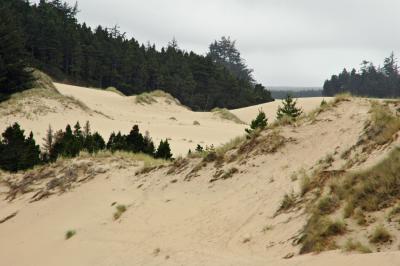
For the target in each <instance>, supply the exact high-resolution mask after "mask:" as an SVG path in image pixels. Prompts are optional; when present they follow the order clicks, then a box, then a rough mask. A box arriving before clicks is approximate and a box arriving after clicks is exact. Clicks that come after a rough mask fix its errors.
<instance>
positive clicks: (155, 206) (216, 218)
mask: <svg viewBox="0 0 400 266" xmlns="http://www.w3.org/2000/svg"><path fill="white" fill-rule="evenodd" d="M57 88H58V89H59V90H60V92H61V93H63V94H70V95H73V96H74V97H75V98H78V99H80V100H82V101H84V102H85V104H86V105H87V106H89V107H90V108H91V109H92V110H97V111H98V112H101V113H103V114H105V115H106V116H109V117H111V118H112V119H111V118H107V117H105V116H103V115H99V114H92V116H90V115H87V113H85V112H83V111H81V110H76V109H71V110H66V111H65V112H63V113H53V114H48V115H46V116H43V117H38V119H37V120H29V119H27V120H23V125H24V126H26V127H28V128H32V129H34V130H37V131H39V130H40V129H39V128H40V127H39V125H40V126H42V125H46V124H48V123H49V122H51V123H52V124H54V125H56V123H59V124H57V125H59V126H61V125H63V124H65V123H66V122H68V121H71V122H72V121H74V120H77V119H78V120H82V121H83V120H85V119H90V121H91V123H92V127H93V128H96V129H97V130H99V131H100V132H101V133H102V134H108V133H109V132H111V131H112V130H114V129H115V128H118V127H119V128H118V129H121V130H129V127H130V126H131V124H132V123H135V122H137V123H139V125H140V127H141V128H143V129H144V130H149V131H151V133H152V136H154V138H155V139H157V138H161V137H165V136H166V135H168V136H169V137H170V138H171V139H172V140H171V143H173V148H174V149H175V151H176V152H179V151H181V152H184V151H185V150H186V149H188V148H189V147H192V145H194V144H195V143H197V142H200V141H203V142H204V143H215V144H217V143H218V142H225V141H227V140H229V139H230V138H232V137H234V136H237V135H240V134H242V132H243V129H244V127H245V126H243V125H239V124H235V123H233V122H231V121H221V120H219V119H216V118H214V117H213V116H212V114H210V113H194V112H191V111H189V110H187V109H186V108H184V107H181V106H178V105H174V104H167V103H165V102H164V100H163V99H160V103H161V104H160V105H157V107H155V106H154V105H152V106H141V105H137V104H135V102H134V97H121V96H119V95H117V94H114V93H111V92H104V91H98V90H94V89H84V88H79V87H73V86H69V85H62V84H57ZM320 101H321V99H320V98H310V99H304V100H299V104H301V105H302V106H303V108H304V109H305V110H309V109H313V108H315V107H316V106H318V105H319V103H320ZM277 104H278V102H275V103H269V104H265V105H262V107H263V110H264V111H266V112H267V114H268V116H269V117H273V114H274V112H275V111H274V110H276V107H277ZM259 108H260V106H254V107H249V108H242V109H238V110H234V111H233V113H235V114H236V115H237V116H239V117H240V118H241V119H242V120H244V121H249V120H251V119H252V117H254V116H255V115H256V114H257V110H258V109H259ZM368 110H369V104H368V102H367V101H365V100H362V99H355V100H352V101H351V102H344V103H342V104H340V105H339V106H338V107H337V108H336V109H335V110H334V111H328V112H326V113H323V114H322V115H321V116H319V117H318V120H316V121H314V122H312V121H310V122H307V123H304V124H303V125H301V126H299V127H296V128H294V127H284V128H282V129H281V133H280V134H282V135H283V136H284V137H285V138H287V139H288V140H290V141H288V142H287V143H286V144H285V145H284V146H283V147H281V148H279V150H278V151H277V152H276V153H259V154H252V155H251V156H249V157H248V158H247V159H246V160H245V161H244V162H243V161H242V162H241V163H239V162H233V163H231V164H226V165H224V167H223V169H224V170H228V169H230V168H232V167H235V168H237V169H238V173H237V174H235V175H234V176H233V177H232V178H230V179H227V180H219V181H217V182H214V183H210V182H209V181H210V179H211V178H212V177H213V175H214V173H215V171H216V169H215V167H214V165H213V164H209V165H208V166H206V167H204V168H203V169H202V170H200V171H199V172H198V175H197V176H194V177H193V178H192V179H191V180H190V181H187V180H185V177H186V175H187V173H188V172H189V171H190V169H191V168H192V167H194V166H195V165H196V164H198V163H199V160H200V159H192V160H190V162H189V165H188V166H187V167H184V168H183V169H182V170H181V172H176V173H168V168H163V169H160V170H157V171H153V172H150V173H148V174H145V175H135V171H136V170H138V169H139V166H135V165H131V166H129V165H128V166H127V165H124V164H121V165H119V164H118V163H119V162H118V160H117V161H112V160H111V159H109V158H108V159H107V158H106V159H104V161H101V164H102V165H103V166H105V167H108V171H106V172H105V173H100V174H97V175H96V176H95V177H94V179H93V180H90V181H87V182H82V183H81V184H77V185H76V187H74V188H73V189H71V190H67V191H66V192H65V193H61V194H56V195H52V196H50V197H49V198H45V199H42V200H40V201H37V202H33V203H31V202H30V199H31V196H32V194H34V191H33V192H28V193H27V194H24V195H20V196H18V197H17V199H15V200H14V201H12V202H8V201H5V200H3V199H4V197H5V193H6V191H7V189H6V188H5V187H4V185H0V197H1V200H0V220H1V219H2V218H4V217H6V216H8V215H10V214H12V213H14V212H16V211H17V212H18V213H17V215H16V216H15V217H13V218H11V219H10V220H8V221H6V222H4V223H2V224H0V254H1V256H0V259H1V264H2V265H12V266H13V265H17V266H25V265H26V266H28V265H29V266H32V265H33V266H36V265H38V266H39V265H40V266H47V265H49V266H50V265H60V266H64V265H65V266H67V265H74V266H80V265H82V266H83V265H96V266H109V265H117V266H124V265H249V266H250V265H256V266H257V265H274V266H275V265H277V266H281V265H282V266H319V265H327V266H331V265H332V266H333V265H344V266H356V265H362V266H373V265H382V266H383V265H385V266H386V265H388V266H391V265H393V266H394V265H400V252H398V251H395V250H393V249H388V250H384V252H380V253H373V254H363V255H361V254H349V253H344V252H341V251H331V252H324V253H322V254H318V255H315V254H310V255H304V256H298V255H297V254H298V252H299V245H294V244H293V241H294V240H295V239H296V238H298V236H299V233H300V232H301V229H302V228H303V226H304V224H305V222H306V220H307V219H306V218H307V217H306V215H304V214H303V212H302V211H301V210H299V211H295V212H291V213H287V214H281V215H277V216H276V215H275V214H276V210H277V209H278V207H279V204H280V201H281V199H282V198H283V196H284V194H285V193H288V192H291V191H294V192H297V191H298V190H299V182H300V181H299V180H293V179H292V176H293V174H296V173H298V172H299V171H301V170H305V171H312V169H313V167H315V165H316V163H317V162H318V161H319V160H320V159H322V158H325V156H326V155H327V154H334V158H335V165H334V166H333V167H337V168H340V165H341V164H342V163H344V161H343V160H341V159H340V154H341V153H343V151H345V150H346V149H348V148H349V147H351V146H352V145H354V144H355V143H356V142H357V141H358V138H359V136H360V134H361V132H362V131H363V128H364V123H365V121H366V120H367V119H368V115H369V114H368ZM171 116H174V117H175V118H176V120H177V121H172V120H170V119H169V117H171ZM51 119H54V120H51ZM193 120H198V121H199V122H200V123H201V125H200V126H194V125H193V124H192V122H193ZM271 120H272V118H271ZM21 121H22V120H21ZM183 138H185V139H192V141H193V142H192V143H189V142H188V141H183V140H182V139H183ZM255 149H257V147H256V148H255ZM384 152H385V151H383V150H382V151H379V154H380V155H383V154H384ZM75 160H78V161H79V160H81V161H85V160H87V159H79V158H78V159H75ZM71 163H72V162H71ZM367 163H368V162H367ZM44 185H45V183H43V184H40V183H38V184H36V186H35V187H40V186H44ZM115 203H116V204H124V205H126V206H127V211H126V212H125V213H123V214H122V216H121V218H120V219H118V220H114V218H113V214H114V212H115V205H113V204H115ZM267 226H268V228H270V229H265V228H266V227H267ZM264 229H265V230H264ZM68 230H76V235H75V236H73V237H72V238H71V239H68V240H66V239H65V233H66V232H67V231H68ZM364 234H366V232H364ZM398 240H399V238H398V237H396V240H395V241H398ZM396 243H397V242H396ZM396 243H395V244H396ZM393 246H395V245H393ZM291 254H295V255H296V256H294V257H293V258H290V259H283V257H285V256H288V255H291ZM289 257H290V256H289Z"/></svg>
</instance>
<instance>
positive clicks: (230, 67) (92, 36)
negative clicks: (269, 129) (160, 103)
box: [0, 0, 273, 110]
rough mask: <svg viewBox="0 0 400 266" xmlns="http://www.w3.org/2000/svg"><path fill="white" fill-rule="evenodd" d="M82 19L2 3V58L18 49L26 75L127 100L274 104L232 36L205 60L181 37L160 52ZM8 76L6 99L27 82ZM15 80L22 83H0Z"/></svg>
mask: <svg viewBox="0 0 400 266" xmlns="http://www.w3.org/2000/svg"><path fill="white" fill-rule="evenodd" d="M77 13H78V6H77V5H74V6H71V5H68V4H67V3H64V2H62V1H61V0H51V1H50V0H49V1H46V0H40V2H39V3H38V4H32V3H30V2H29V1H28V0H2V1H1V2H0V15H1V18H2V20H1V22H0V38H1V39H0V55H2V56H3V55H5V56H6V54H7V53H8V52H7V51H11V50H12V51H13V52H14V54H15V53H16V52H17V51H18V54H21V56H18V61H19V62H20V66H18V68H19V69H20V72H21V69H22V68H21V67H22V65H23V64H22V65H21V62H22V59H24V60H25V61H27V63H28V64H29V65H30V66H33V67H35V68H38V69H40V70H42V71H44V72H46V73H47V74H49V75H50V76H52V77H53V78H54V79H55V80H57V81H62V82H68V83H74V84H77V85H84V86H93V87H100V88H107V87H109V86H113V87H116V88H118V89H119V90H120V91H121V92H123V93H124V94H126V95H132V94H139V93H142V92H146V91H151V90H155V89H162V90H165V91H166V92H168V93H170V94H171V95H173V96H174V97H176V98H177V99H179V101H180V102H181V103H183V104H184V105H187V106H189V107H191V108H192V109H193V110H211V109H213V108H214V107H221V108H239V107H244V106H248V105H254V104H259V103H263V102H268V101H272V100H273V99H272V98H271V95H270V93H269V91H267V90H266V89H265V88H264V87H263V86H262V85H261V84H256V83H255V81H254V78H253V77H252V73H251V72H252V70H250V69H248V67H247V66H246V64H245V63H244V60H243V59H242V58H241V57H240V53H239V52H238V50H237V49H236V47H235V42H234V41H231V40H230V39H229V38H225V37H223V38H222V39H221V40H220V41H215V42H214V43H212V44H211V45H210V52H209V53H208V54H207V55H206V56H203V55H198V54H196V53H194V52H187V51H184V50H182V49H180V48H179V46H178V44H177V42H176V40H175V39H173V40H172V41H171V42H170V43H169V44H168V46H167V47H163V48H161V49H160V50H158V49H156V46H155V45H154V44H150V43H148V44H147V45H144V44H140V43H139V42H138V41H137V40H135V39H134V38H128V37H127V36H126V34H125V33H122V32H121V31H120V30H119V28H118V26H115V27H112V28H107V27H102V26H98V27H96V28H93V29H92V28H91V27H89V26H88V25H86V23H78V21H77V18H76V15H77ZM6 35H7V36H6ZM11 35H12V36H11ZM6 38H9V39H12V40H11V41H10V44H9V46H10V47H3V46H4V45H2V44H1V43H2V42H3V39H4V40H5V39H6ZM12 46H15V47H12ZM17 46H18V47H17ZM22 54H24V56H25V57H23V56H22ZM2 56H0V60H2ZM20 59H21V60H20ZM5 72H8V71H7V68H6V67H5V65H3V64H1V62H0V86H1V87H0V93H1V92H3V94H4V93H5V92H7V91H6V90H11V89H13V88H15V89H18V90H20V89H22V88H23V87H24V86H22V85H21V84H19V83H21V82H20V81H26V80H25V79H24V77H23V76H22V75H20V77H19V76H18V75H17V74H18V73H15V75H11V76H10V75H8V76H7V75H6V74H4V73H5ZM19 74H21V73H19ZM18 77H19V78H18ZM13 79H14V80H17V81H18V82H17V83H18V84H4V85H3V84H2V83H1V82H2V80H3V82H4V80H9V81H10V80H13ZM22 83H24V82H22Z"/></svg>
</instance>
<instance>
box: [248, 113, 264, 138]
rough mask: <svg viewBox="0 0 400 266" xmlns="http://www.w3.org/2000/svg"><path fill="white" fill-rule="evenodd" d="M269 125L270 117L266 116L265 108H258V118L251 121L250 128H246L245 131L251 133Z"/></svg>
mask: <svg viewBox="0 0 400 266" xmlns="http://www.w3.org/2000/svg"><path fill="white" fill-rule="evenodd" d="M267 125H268V118H267V117H266V115H265V113H264V111H263V110H261V109H260V110H258V115H257V117H256V119H254V120H253V121H251V124H250V128H246V129H245V131H246V133H247V134H249V135H250V134H251V133H252V132H253V131H254V130H257V129H260V130H263V129H264V128H266V127H267Z"/></svg>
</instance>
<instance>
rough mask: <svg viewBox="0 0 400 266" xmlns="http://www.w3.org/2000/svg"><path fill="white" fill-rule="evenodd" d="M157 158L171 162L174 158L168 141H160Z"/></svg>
mask: <svg viewBox="0 0 400 266" xmlns="http://www.w3.org/2000/svg"><path fill="white" fill-rule="evenodd" d="M155 157H156V158H160V159H165V160H170V159H171V158H172V153H171V148H170V146H169V143H168V140H167V139H166V140H165V141H163V140H161V141H160V145H158V148H157V152H156V154H155Z"/></svg>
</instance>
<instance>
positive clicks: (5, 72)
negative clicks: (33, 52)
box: [0, 6, 33, 101]
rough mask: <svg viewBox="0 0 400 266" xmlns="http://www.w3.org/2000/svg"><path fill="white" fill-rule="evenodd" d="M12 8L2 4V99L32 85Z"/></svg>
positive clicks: (21, 39)
mask: <svg viewBox="0 0 400 266" xmlns="http://www.w3.org/2000/svg"><path fill="white" fill-rule="evenodd" d="M14 17H15V14H14V13H13V11H12V10H10V9H8V8H6V7H4V6H0V18H1V19H0V101H1V100H2V99H6V98H7V96H8V95H9V94H11V93H14V92H18V91H22V90H24V89H28V88H30V87H31V82H32V81H33V77H32V72H31V71H30V70H28V69H27V67H28V65H27V63H26V52H25V50H24V40H23V37H22V31H21V29H20V28H19V27H18V25H17V23H16V21H15V20H14Z"/></svg>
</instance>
